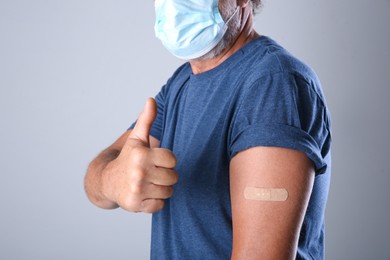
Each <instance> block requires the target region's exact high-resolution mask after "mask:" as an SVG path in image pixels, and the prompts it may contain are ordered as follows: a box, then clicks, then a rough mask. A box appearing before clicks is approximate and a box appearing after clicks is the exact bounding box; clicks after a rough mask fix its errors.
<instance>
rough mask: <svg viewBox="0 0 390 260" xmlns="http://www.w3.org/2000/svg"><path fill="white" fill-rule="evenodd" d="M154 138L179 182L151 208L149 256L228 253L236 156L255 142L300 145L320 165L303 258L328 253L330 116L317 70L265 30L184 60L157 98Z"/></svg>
mask: <svg viewBox="0 0 390 260" xmlns="http://www.w3.org/2000/svg"><path fill="white" fill-rule="evenodd" d="M156 101H157V104H158V116H157V118H156V120H155V122H154V124H153V127H152V129H151V135H152V136H154V137H156V138H157V139H159V140H160V142H161V147H164V148H167V149H170V150H172V151H173V153H174V154H175V156H176V157H177V161H178V164H177V166H176V168H175V169H176V170H177V172H178V174H179V182H178V183H177V184H176V185H175V187H174V193H173V196H172V198H170V199H169V200H167V201H166V204H165V207H164V208H163V210H161V211H160V212H157V213H155V214H153V220H152V242H151V258H152V259H159V260H161V259H169V260H172V259H203V260H205V259H230V256H231V252H232V213H231V202H230V194H229V162H230V160H231V159H232V158H233V157H234V155H235V154H237V153H238V152H240V151H242V150H245V149H248V148H250V147H254V146H277V147H285V148H291V149H295V150H299V151H303V152H305V153H306V155H307V156H308V157H309V158H310V159H311V160H312V161H313V163H314V165H315V170H316V177H315V182H314V188H313V192H312V195H311V198H310V201H309V206H308V209H307V212H306V215H305V218H304V222H303V226H302V230H301V232H300V238H299V246H298V254H297V259H323V258H324V255H323V254H324V210H325V205H326V200H327V196H328V189H329V181H330V169H331V167H330V163H331V157H330V143H331V133H330V132H331V130H330V127H331V126H330V117H329V112H328V110H327V107H326V104H325V99H324V95H323V93H322V90H321V86H320V83H319V81H318V78H317V76H316V74H315V73H314V72H313V71H312V70H311V69H310V68H309V67H308V66H306V65H305V64H303V63H302V62H301V61H299V60H297V59H296V58H294V57H293V56H292V55H291V54H290V53H288V52H287V51H286V50H285V49H283V48H282V47H281V46H280V45H278V44H277V43H276V42H274V41H273V40H271V39H270V38H268V37H265V36H262V37H260V38H258V39H255V40H253V41H251V42H250V43H248V44H247V45H245V46H244V47H242V48H241V49H240V50H239V51H237V52H236V53H234V54H233V55H232V56H231V57H229V58H228V59H227V60H226V61H225V62H223V63H222V64H221V65H219V66H218V67H216V68H214V69H212V70H209V71H207V72H204V73H201V74H197V75H194V74H192V71H191V67H190V65H189V64H188V63H186V64H184V65H182V66H181V67H180V68H179V69H178V70H177V71H176V72H175V73H174V74H173V76H172V77H171V78H170V79H169V80H168V82H167V84H166V85H165V86H164V87H163V88H162V89H161V91H160V92H159V93H158V94H157V96H156Z"/></svg>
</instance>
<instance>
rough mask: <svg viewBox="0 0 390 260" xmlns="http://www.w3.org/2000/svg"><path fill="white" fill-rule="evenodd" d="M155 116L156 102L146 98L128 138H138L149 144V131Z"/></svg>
mask: <svg viewBox="0 0 390 260" xmlns="http://www.w3.org/2000/svg"><path fill="white" fill-rule="evenodd" d="M156 116H157V104H156V101H155V100H154V99H153V98H148V99H147V100H146V104H145V106H144V110H143V111H142V113H141V114H140V116H139V117H138V120H137V123H136V124H135V126H134V129H133V130H132V131H131V133H130V134H129V138H131V139H138V140H140V141H142V142H143V143H144V144H145V145H148V146H149V132H150V129H151V128H152V125H153V122H154V119H155V118H156Z"/></svg>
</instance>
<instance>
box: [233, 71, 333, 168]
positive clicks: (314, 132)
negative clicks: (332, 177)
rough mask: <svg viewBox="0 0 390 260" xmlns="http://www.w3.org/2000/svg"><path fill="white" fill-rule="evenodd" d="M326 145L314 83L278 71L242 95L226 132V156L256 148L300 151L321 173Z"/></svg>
mask: <svg viewBox="0 0 390 260" xmlns="http://www.w3.org/2000/svg"><path fill="white" fill-rule="evenodd" d="M330 142H331V136H330V118H329V113H328V111H327V109H326V106H325V102H324V99H323V95H322V92H321V88H320V86H319V82H318V80H316V79H315V80H307V79H305V78H303V77H302V76H301V75H297V74H294V73H286V72H280V73H275V74H272V75H268V76H264V77H262V78H260V79H259V80H257V81H256V82H255V83H254V84H252V85H251V86H250V87H248V89H247V90H246V91H245V94H243V98H242V99H241V100H240V102H239V104H238V108H237V112H236V114H235V116H234V119H233V123H232V125H231V129H230V139H229V156H230V159H231V158H233V157H234V156H235V155H236V154H237V153H238V152H240V151H243V150H246V149H248V148H251V147H256V146H275V147H283V148H289V149H294V150H299V151H302V152H304V153H305V154H306V155H307V157H308V158H309V159H310V160H312V162H313V163H314V166H315V171H316V174H322V173H324V172H325V170H326V167H327V160H326V157H327V156H328V154H330Z"/></svg>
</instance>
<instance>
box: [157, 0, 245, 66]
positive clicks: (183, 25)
mask: <svg viewBox="0 0 390 260" xmlns="http://www.w3.org/2000/svg"><path fill="white" fill-rule="evenodd" d="M218 1H219V0H155V11H156V24H155V26H154V30H155V33H156V37H157V38H159V39H160V40H161V42H162V43H163V45H164V46H165V47H166V48H167V49H168V50H169V51H170V52H171V53H172V54H173V55H175V56H176V57H178V58H181V59H185V60H191V59H196V58H199V57H201V56H203V55H205V54H206V53H208V52H209V51H211V50H212V49H213V48H214V47H215V46H216V45H217V44H218V43H219V42H220V41H221V40H222V37H223V35H224V34H225V32H226V30H227V24H228V23H229V21H230V20H231V19H232V17H233V16H234V15H235V14H236V13H237V11H238V7H237V9H236V10H235V12H234V13H233V14H232V16H231V17H230V18H229V19H228V20H227V21H226V23H225V22H224V21H223V19H222V16H221V14H220V12H219V9H218Z"/></svg>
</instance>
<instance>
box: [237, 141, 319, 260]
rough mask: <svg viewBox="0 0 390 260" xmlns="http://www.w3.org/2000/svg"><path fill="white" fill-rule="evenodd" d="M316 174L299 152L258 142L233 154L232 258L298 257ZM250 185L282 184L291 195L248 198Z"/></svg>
mask: <svg viewBox="0 0 390 260" xmlns="http://www.w3.org/2000/svg"><path fill="white" fill-rule="evenodd" d="M314 176H315V173H314V167H313V164H312V162H311V160H310V159H308V157H307V156H306V155H305V153H303V152H300V151H297V150H292V149H286V148H278V147H265V146H258V147H254V148H250V149H247V150H244V151H242V152H239V153H238V154H237V155H235V156H234V157H233V158H232V160H231V163H230V192H231V203H232V219H233V255H232V259H249V260H250V259H295V255H296V248H297V244H298V238H299V232H300V228H301V225H302V222H303V218H304V215H305V212H306V208H307V205H308V201H309V197H310V194H311V190H312V186H313V182H314ZM246 187H257V188H283V189H286V190H287V192H288V198H287V200H286V201H260V200H248V199H246V198H245V196H244V191H245V188H246Z"/></svg>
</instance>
